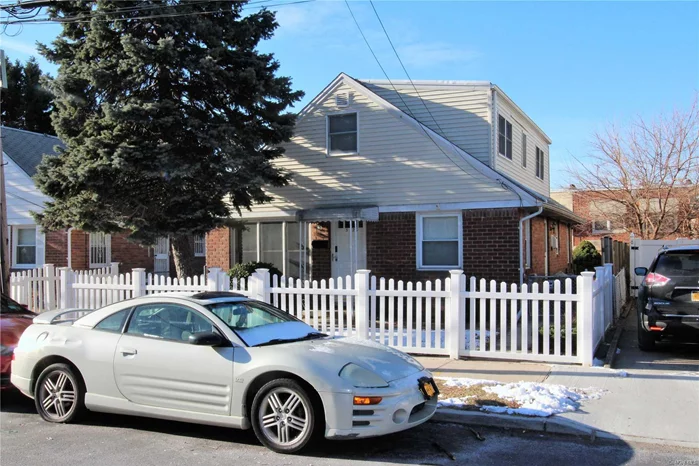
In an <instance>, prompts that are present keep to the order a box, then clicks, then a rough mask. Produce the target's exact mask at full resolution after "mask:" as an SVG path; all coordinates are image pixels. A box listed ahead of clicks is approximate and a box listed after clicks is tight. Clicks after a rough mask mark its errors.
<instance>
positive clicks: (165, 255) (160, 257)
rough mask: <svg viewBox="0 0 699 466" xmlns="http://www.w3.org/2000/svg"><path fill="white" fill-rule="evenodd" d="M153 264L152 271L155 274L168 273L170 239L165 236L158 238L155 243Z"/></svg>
mask: <svg viewBox="0 0 699 466" xmlns="http://www.w3.org/2000/svg"><path fill="white" fill-rule="evenodd" d="M154 256H155V264H154V265H153V271H154V272H155V273H157V274H162V275H169V274H170V239H169V238H168V237H167V236H164V237H160V238H158V242H157V243H156V244H155V254H154Z"/></svg>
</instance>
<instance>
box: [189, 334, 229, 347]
mask: <svg viewBox="0 0 699 466" xmlns="http://www.w3.org/2000/svg"><path fill="white" fill-rule="evenodd" d="M188 340H189V343H190V344H191V345H198V346H221V345H223V342H224V341H223V337H221V335H219V334H218V333H216V332H198V333H193V334H191V335H190V336H189V338H188Z"/></svg>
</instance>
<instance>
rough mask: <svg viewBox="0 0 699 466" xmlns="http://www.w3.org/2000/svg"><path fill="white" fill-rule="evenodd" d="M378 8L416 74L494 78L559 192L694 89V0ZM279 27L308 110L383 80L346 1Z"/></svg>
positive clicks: (38, 31) (20, 53) (379, 45)
mask: <svg viewBox="0 0 699 466" xmlns="http://www.w3.org/2000/svg"><path fill="white" fill-rule="evenodd" d="M375 5H376V8H377V10H378V12H379V14H380V15H381V18H382V20H383V21H384V24H385V26H386V28H387V30H388V33H389V34H390V36H391V38H392V40H393V42H394V44H395V45H396V47H397V49H398V53H399V54H400V56H401V58H402V59H403V61H404V63H405V65H406V67H407V69H408V72H409V73H410V75H411V77H412V78H413V79H441V80H486V81H491V82H494V83H496V84H498V85H499V86H500V87H501V88H502V89H503V90H504V91H505V92H506V93H507V94H508V95H509V96H510V97H511V98H512V99H513V100H514V101H515V102H516V103H517V104H518V105H519V106H520V107H521V108H522V109H523V110H524V111H525V112H526V113H527V114H528V115H529V116H530V117H531V118H532V119H533V120H534V121H535V122H536V123H537V124H538V125H539V126H540V127H541V128H542V129H543V130H544V131H545V132H546V133H547V134H548V135H549V137H550V138H551V139H552V140H553V144H552V145H551V187H552V189H555V188H558V187H562V186H567V184H568V177H567V176H566V174H565V171H564V169H565V167H566V166H568V164H569V163H571V160H572V159H571V154H572V155H574V156H576V157H579V158H580V157H584V155H585V154H586V153H587V152H589V142H590V141H591V137H592V134H593V133H594V131H596V130H600V129H602V128H604V127H605V125H607V124H609V123H616V124H624V123H625V122H628V121H629V120H630V119H631V118H633V117H635V116H637V115H640V116H643V117H653V116H654V115H656V114H658V113H660V112H670V111H672V110H673V109H675V108H686V107H688V106H689V104H690V102H691V100H692V98H693V97H694V95H695V93H696V92H697V91H698V90H699V2H697V1H693V2H524V1H522V2H498V1H492V2H466V1H463V2H436V1H412V2H399V1H375ZM351 6H352V9H353V11H354V12H355V15H356V16H357V19H358V21H359V23H360V25H361V26H362V29H363V30H364V32H365V34H366V35H367V38H368V39H369V42H370V43H371V44H372V47H374V49H375V51H376V52H377V55H378V57H379V59H380V61H381V63H382V64H383V66H384V68H385V69H386V71H387V72H388V75H389V77H390V78H391V79H404V78H405V75H404V73H403V71H402V70H401V68H400V65H399V64H398V62H397V60H396V58H395V56H394V55H393V52H392V51H391V49H390V47H389V45H388V42H387V41H386V38H385V36H384V35H383V32H382V31H381V28H380V26H379V24H378V21H377V19H376V17H375V16H374V13H373V10H372V9H371V5H370V4H369V3H367V2H361V1H358V2H351ZM278 20H279V23H280V27H279V29H278V31H277V34H276V35H275V37H274V38H273V39H271V40H269V41H267V42H266V43H264V44H263V45H262V46H261V49H262V50H264V51H271V52H274V53H275V54H276V57H277V58H278V59H279V61H280V62H281V71H282V73H283V74H285V75H288V76H291V77H292V78H293V80H294V85H295V87H296V88H299V89H302V90H304V91H305V92H306V97H305V99H304V101H303V102H302V103H301V106H302V105H303V104H304V103H306V102H308V101H309V100H310V99H312V98H313V97H314V96H315V95H316V94H317V93H318V92H320V90H322V89H323V87H325V86H326V85H327V84H328V83H329V82H330V81H331V80H332V79H333V78H334V77H335V76H336V75H337V74H338V73H339V72H341V71H344V72H346V73H348V74H350V75H351V76H354V77H357V78H375V79H383V74H382V73H381V70H380V69H379V67H378V65H377V64H376V62H375V61H374V59H373V57H372V56H371V55H370V53H369V50H368V49H367V47H366V45H365V44H364V41H363V40H362V38H361V36H360V35H359V32H358V31H357V28H356V26H355V24H354V22H353V21H352V18H351V16H350V15H349V12H348V11H347V7H346V5H345V4H344V2H342V1H320V0H319V1H315V2H312V3H306V4H298V5H290V6H285V7H280V8H278ZM59 31H60V28H59V27H58V26H54V25H26V26H25V27H24V29H23V30H22V31H18V29H16V27H15V29H14V30H13V29H12V27H10V29H8V31H7V32H8V33H10V34H14V33H16V32H19V34H18V35H17V36H15V37H8V36H7V35H3V36H0V46H1V47H2V48H4V49H5V51H6V53H7V54H8V55H10V57H11V58H13V59H14V58H19V59H20V60H25V59H27V58H28V57H29V56H30V55H32V54H34V55H38V54H36V53H34V52H33V51H34V48H35V46H34V44H35V42H36V41H41V42H50V41H51V40H52V39H53V37H55V35H56V34H57V33H58V32H59ZM40 61H41V63H42V67H43V68H44V69H46V70H49V71H51V72H55V67H53V66H52V65H49V64H47V63H46V62H45V61H43V59H41V60H40ZM299 108H300V106H299Z"/></svg>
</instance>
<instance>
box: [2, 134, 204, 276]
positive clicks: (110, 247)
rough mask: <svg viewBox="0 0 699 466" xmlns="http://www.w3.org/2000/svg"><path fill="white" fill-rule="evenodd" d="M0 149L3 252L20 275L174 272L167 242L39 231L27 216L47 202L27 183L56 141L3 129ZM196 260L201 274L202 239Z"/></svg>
mask: <svg viewBox="0 0 699 466" xmlns="http://www.w3.org/2000/svg"><path fill="white" fill-rule="evenodd" d="M0 131H1V132H2V150H3V154H4V159H5V163H6V165H5V189H6V194H7V219H8V222H7V223H8V245H9V248H8V250H9V251H10V260H11V263H10V268H11V270H12V271H21V270H27V269H33V268H36V267H41V266H42V265H44V264H54V265H55V266H56V267H66V266H69V267H72V268H73V269H76V270H79V269H89V268H99V267H108V266H110V264H111V263H112V262H118V263H119V268H120V270H121V271H125V272H128V271H130V270H131V269H133V268H138V267H142V268H145V269H146V270H147V271H149V272H153V271H155V272H158V273H162V274H174V270H175V267H174V263H173V261H172V258H171V257H170V253H169V247H168V241H167V238H162V239H161V240H160V241H159V243H158V245H157V246H156V247H143V246H140V245H138V244H135V243H132V242H129V241H128V240H127V239H126V235H125V234H117V235H104V234H101V233H86V232H83V231H80V230H75V229H71V230H62V231H48V232H44V231H42V230H41V228H39V227H38V226H37V225H36V223H35V221H34V218H33V217H32V215H31V212H40V211H41V210H42V209H43V205H44V202H46V201H47V200H48V198H47V197H46V196H44V195H43V194H41V192H40V191H39V190H38V189H37V187H36V186H35V185H34V182H33V181H32V178H31V177H32V176H33V175H34V174H35V173H36V166H37V165H38V164H39V162H41V159H42V157H43V156H44V154H47V155H55V150H54V147H56V146H60V145H61V141H60V140H59V139H58V138H56V137H54V136H48V135H45V134H39V133H33V132H30V131H24V130H19V129H14V128H7V127H2V128H0ZM192 241H193V246H194V251H195V255H196V261H197V262H198V265H199V266H200V267H201V269H202V271H203V270H204V263H205V256H206V251H205V247H206V244H205V241H204V238H203V237H199V238H193V240H192Z"/></svg>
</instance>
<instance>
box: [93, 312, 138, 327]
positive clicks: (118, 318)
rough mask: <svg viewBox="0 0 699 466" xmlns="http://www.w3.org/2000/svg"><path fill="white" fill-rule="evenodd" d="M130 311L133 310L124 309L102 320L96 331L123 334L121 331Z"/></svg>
mask: <svg viewBox="0 0 699 466" xmlns="http://www.w3.org/2000/svg"><path fill="white" fill-rule="evenodd" d="M130 310H131V309H124V310H122V311H119V312H115V313H114V314H112V315H110V316H109V317H106V318H104V319H102V320H101V321H100V323H99V324H97V325H95V330H104V331H105V332H116V333H121V330H122V329H123V328H124V320H126V316H128V315H129V311H130Z"/></svg>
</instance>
